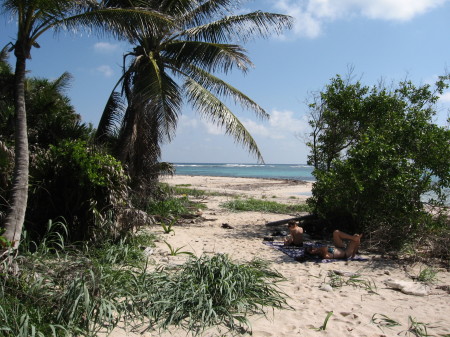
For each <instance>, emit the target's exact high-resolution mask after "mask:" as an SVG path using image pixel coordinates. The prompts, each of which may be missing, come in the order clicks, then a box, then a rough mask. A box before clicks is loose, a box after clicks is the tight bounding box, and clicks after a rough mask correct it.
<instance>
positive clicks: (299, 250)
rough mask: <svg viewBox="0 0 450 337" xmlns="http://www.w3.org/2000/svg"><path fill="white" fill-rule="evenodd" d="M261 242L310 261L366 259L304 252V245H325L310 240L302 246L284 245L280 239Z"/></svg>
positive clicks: (294, 256) (363, 259)
mask: <svg viewBox="0 0 450 337" xmlns="http://www.w3.org/2000/svg"><path fill="white" fill-rule="evenodd" d="M263 243H264V244H265V245H267V246H270V247H272V248H274V249H277V250H279V251H281V252H283V253H285V254H286V255H288V256H290V257H292V258H293V259H295V258H304V259H305V261H311V262H320V263H326V262H335V261H367V259H365V258H362V257H360V256H355V257H351V258H348V259H322V258H320V257H316V256H314V255H310V254H305V248H306V247H322V246H325V245H324V244H320V243H312V242H304V243H303V247H296V246H285V245H284V242H281V241H263Z"/></svg>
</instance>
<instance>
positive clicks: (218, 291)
mask: <svg viewBox="0 0 450 337" xmlns="http://www.w3.org/2000/svg"><path fill="white" fill-rule="evenodd" d="M53 240H54V241H57V237H54V238H53ZM59 240H60V242H59V243H58V244H57V245H55V244H56V243H57V242H52V246H53V247H59V249H56V248H51V249H49V248H48V247H41V246H40V245H37V247H35V248H36V249H33V251H32V252H31V251H23V252H22V253H21V255H20V256H18V257H16V258H15V261H14V263H16V264H17V265H18V266H19V270H20V272H19V274H18V275H14V276H12V275H9V274H7V272H4V273H0V336H17V337H29V336H39V337H41V336H45V337H47V336H86V337H90V336H96V335H97V334H98V332H99V331H104V332H108V331H111V330H112V329H114V327H116V326H117V324H118V323H119V322H121V323H122V324H124V325H125V326H126V327H128V328H130V329H132V328H135V327H137V326H140V327H141V328H142V326H146V327H147V328H149V329H168V328H170V327H171V326H173V325H174V326H178V327H181V328H184V329H189V330H191V331H192V332H193V333H194V334H200V333H201V332H203V331H204V330H205V329H207V328H209V327H212V326H224V327H225V328H227V329H228V330H230V331H231V332H236V331H238V330H239V329H240V328H241V327H242V326H244V327H246V328H248V327H249V325H248V321H247V316H248V315H250V314H252V313H262V314H264V312H265V311H264V308H266V307H275V308H286V307H287V305H286V301H285V298H284V294H283V293H282V292H280V291H279V289H278V288H277V287H276V285H275V283H276V282H277V281H281V280H282V277H281V275H280V274H278V273H276V272H273V271H271V270H269V269H268V268H267V266H266V265H264V264H263V263H262V262H259V261H255V262H252V263H249V264H238V263H235V262H232V261H231V260H230V259H229V258H228V257H227V256H225V255H218V256H214V257H200V258H196V257H192V258H191V260H190V261H189V262H188V263H187V264H185V265H183V266H181V267H179V269H175V270H172V269H171V270H164V269H161V268H157V270H156V272H152V273H149V272H147V267H148V263H149V261H148V260H147V259H146V257H145V256H144V254H143V249H142V248H143V247H144V246H147V245H149V244H150V243H151V240H152V238H151V237H149V236H145V235H141V236H137V237H128V238H123V239H122V240H119V241H118V242H105V243H104V244H103V245H101V246H86V245H83V246H77V247H75V246H67V245H65V244H64V241H63V239H62V237H60V238H59ZM50 241H51V240H47V241H45V240H43V242H47V244H49V242H50ZM61 247H62V248H61ZM2 270H3V271H7V270H8V268H7V266H4V268H3V269H2Z"/></svg>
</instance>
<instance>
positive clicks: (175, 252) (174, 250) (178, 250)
mask: <svg viewBox="0 0 450 337" xmlns="http://www.w3.org/2000/svg"><path fill="white" fill-rule="evenodd" d="M164 243H165V244H166V245H167V247H169V251H170V253H169V255H170V256H177V255H181V254H186V255H191V256H194V254H193V253H191V252H187V251H182V250H181V249H183V248H184V246H183V247H178V248H174V247H172V245H171V244H170V243H168V242H167V241H164Z"/></svg>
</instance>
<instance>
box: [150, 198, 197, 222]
mask: <svg viewBox="0 0 450 337" xmlns="http://www.w3.org/2000/svg"><path fill="white" fill-rule="evenodd" d="M204 207H205V205H203V204H197V203H194V202H192V201H190V200H189V198H188V197H187V196H182V197H179V198H177V197H169V198H167V199H165V200H153V201H150V202H149V203H148V205H147V208H146V212H147V213H148V214H153V215H156V214H157V215H160V216H162V217H169V216H176V217H177V216H182V215H183V214H189V213H191V211H192V209H196V210H197V209H198V208H204Z"/></svg>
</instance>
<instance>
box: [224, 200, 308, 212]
mask: <svg viewBox="0 0 450 337" xmlns="http://www.w3.org/2000/svg"><path fill="white" fill-rule="evenodd" d="M221 206H222V207H225V208H227V209H230V210H233V211H244V212H246V211H255V212H267V213H278V214H296V213H300V212H308V211H309V206H308V205H306V204H296V205H289V204H281V203H278V202H275V201H268V200H259V199H254V198H250V199H235V200H230V201H227V202H225V203H223V204H222V205H221Z"/></svg>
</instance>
